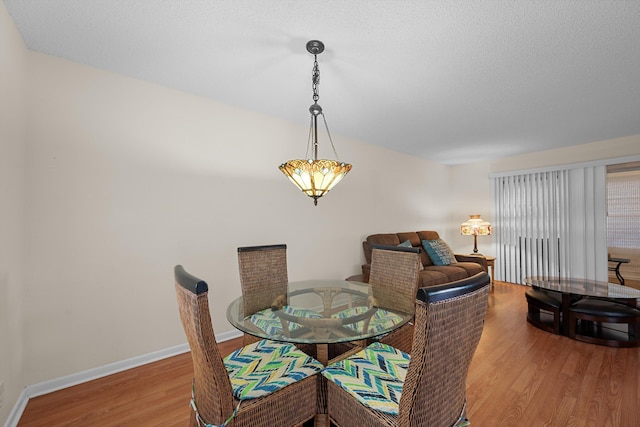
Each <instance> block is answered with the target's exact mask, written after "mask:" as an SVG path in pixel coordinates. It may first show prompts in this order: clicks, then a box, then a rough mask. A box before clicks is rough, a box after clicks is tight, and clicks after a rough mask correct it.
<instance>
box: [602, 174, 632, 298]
mask: <svg viewBox="0 0 640 427" xmlns="http://www.w3.org/2000/svg"><path fill="white" fill-rule="evenodd" d="M607 246H608V251H609V255H610V256H611V257H613V258H627V259H629V260H631V262H630V263H628V264H622V265H621V266H620V273H621V274H622V277H624V280H625V284H626V285H631V286H634V287H640V162H635V163H624V164H618V165H610V166H608V167H607ZM609 281H611V282H614V283H617V282H618V280H617V279H616V278H615V274H614V273H612V272H610V273H609Z"/></svg>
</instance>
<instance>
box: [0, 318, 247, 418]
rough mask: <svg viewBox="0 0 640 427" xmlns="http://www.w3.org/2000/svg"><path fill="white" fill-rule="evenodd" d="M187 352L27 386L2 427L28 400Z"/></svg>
mask: <svg viewBox="0 0 640 427" xmlns="http://www.w3.org/2000/svg"><path fill="white" fill-rule="evenodd" d="M241 336H242V332H240V331H237V330H234V331H228V332H223V333H221V334H218V335H216V341H217V342H224V341H229V340H231V339H234V338H238V337H241ZM188 351H189V345H188V344H180V345H176V346H173V347H169V348H165V349H163V350H158V351H154V352H152V353H147V354H143V355H141V356H136V357H132V358H130V359H125V360H121V361H119V362H115V363H110V364H108V365H104V366H100V367H98V368H93V369H87V370H86V371H82V372H77V373H75V374H71V375H66V376H64V377H60V378H55V379H53V380H49V381H44V382H41V383H38V384H33V385H28V386H26V387H25V388H24V390H22V393H20V396H19V397H18V401H17V402H16V404H15V405H14V406H13V409H12V410H11V412H10V413H9V418H7V421H6V422H5V424H4V427H16V426H17V425H18V421H20V417H21V416H22V413H23V412H24V408H26V406H27V403H28V402H29V399H30V398H32V397H37V396H42V395H43V394H47V393H52V392H54V391H58V390H62V389H63V388H67V387H72V386H74V385H78V384H82V383H86V382H88V381H92V380H95V379H98V378H102V377H106V376H107V375H112V374H116V373H118V372H122V371H126V370H127V369H131V368H135V367H138V366H142V365H146V364H147V363H152V362H156V361H158V360H162V359H166V358H168V357H173V356H177V355H178V354H182V353H186V352H188Z"/></svg>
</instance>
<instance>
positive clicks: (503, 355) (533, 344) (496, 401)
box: [19, 282, 640, 427]
mask: <svg viewBox="0 0 640 427" xmlns="http://www.w3.org/2000/svg"><path fill="white" fill-rule="evenodd" d="M525 290H526V288H525V287H523V286H519V285H513V284H509V283H501V282H498V283H496V284H495V285H494V289H493V290H492V292H491V295H490V296H489V310H488V314H487V319H486V323H485V328H484V332H483V334H482V338H481V340H480V344H479V346H478V350H477V351H476V354H475V356H474V358H473V361H472V364H471V368H470V371H469V375H468V378H467V400H468V411H467V413H468V416H469V418H470V420H471V423H472V426H473V427H498V426H505V427H514V426H525V427H531V426H563V427H565V426H571V427H578V426H593V427H603V426H612V427H636V426H640V374H639V372H638V371H639V369H640V348H634V349H624V348H621V349H616V348H609V347H602V346H597V345H592V344H587V343H582V342H578V341H573V340H570V339H568V338H566V337H561V336H556V335H552V334H549V333H547V332H544V331H541V330H538V329H536V328H534V327H532V326H531V325H530V324H529V323H527V322H526V320H525V318H526V303H525V298H524V291H525ZM238 346H240V339H237V340H232V341H228V342H226V343H222V344H221V347H222V349H223V352H224V354H227V353H229V352H230V351H231V350H232V349H234V348H236V347H238ZM191 376H192V374H191V359H190V356H189V354H184V355H180V356H176V357H172V358H169V359H165V360H162V361H159V362H155V363H151V364H149V365H145V366H142V367H139V368H135V369H130V370H128V371H125V372H121V373H118V374H114V375H110V376H108V377H105V378H101V379H98V380H94V381H91V382H88V383H85V384H81V385H77V386H74V387H70V388H68V389H64V390H61V391H57V392H55V393H50V394H48V395H44V396H40V397H36V398H33V399H31V400H30V401H29V403H28V404H27V406H26V408H25V411H24V413H23V415H22V418H21V420H20V423H19V425H20V426H25V427H28V426H43V425H46V426H48V427H52V426H101V427H107V426H186V425H188V419H189V411H190V408H189V405H188V403H189V398H190V393H191Z"/></svg>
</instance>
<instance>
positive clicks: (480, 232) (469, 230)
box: [460, 215, 492, 255]
mask: <svg viewBox="0 0 640 427" xmlns="http://www.w3.org/2000/svg"><path fill="white" fill-rule="evenodd" d="M491 232H492V230H491V224H489V223H488V222H487V221H485V220H483V219H482V218H480V215H469V219H468V220H466V221H465V222H463V223H462V224H460V234H462V235H463V236H473V255H482V254H479V253H478V236H489V235H491Z"/></svg>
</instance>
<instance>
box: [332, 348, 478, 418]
mask: <svg viewBox="0 0 640 427" xmlns="http://www.w3.org/2000/svg"><path fill="white" fill-rule="evenodd" d="M410 360H411V355H409V354H407V353H405V352H403V351H401V350H398V349H396V348H394V347H392V346H390V345H387V344H382V343H379V342H376V343H373V344H371V345H369V346H368V347H367V348H365V349H364V350H362V351H360V352H358V353H356V354H354V355H353V356H351V357H349V358H348V359H345V360H341V361H340V362H336V363H334V364H332V365H329V366H327V367H326V368H325V369H324V370H323V371H322V375H323V376H324V377H326V378H327V379H328V380H329V381H333V382H334V383H336V384H337V385H338V386H340V388H342V389H343V390H345V391H346V392H347V393H349V394H350V395H351V396H353V397H354V398H355V399H356V400H357V401H358V402H360V403H362V404H363V405H365V406H367V407H368V408H371V409H374V410H376V411H380V412H384V413H387V414H390V415H395V416H398V412H399V409H400V397H401V396H402V387H403V385H404V381H405V378H406V376H407V370H408V369H409V361H410ZM465 412H466V411H464V410H463V411H462V414H461V416H460V417H459V418H458V420H457V421H456V423H455V424H454V426H455V427H466V426H469V425H470V423H469V420H468V419H467V418H466V416H465V414H464V413H465Z"/></svg>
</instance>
